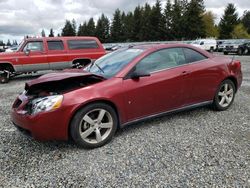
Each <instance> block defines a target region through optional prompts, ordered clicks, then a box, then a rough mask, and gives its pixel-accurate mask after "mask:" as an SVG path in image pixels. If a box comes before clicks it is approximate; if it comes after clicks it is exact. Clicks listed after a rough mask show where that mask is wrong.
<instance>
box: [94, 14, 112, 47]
mask: <svg viewBox="0 0 250 188" xmlns="http://www.w3.org/2000/svg"><path fill="white" fill-rule="evenodd" d="M95 35H96V36H97V37H98V38H99V40H100V41H101V42H103V43H105V42H108V38H109V19H108V18H107V17H106V16H105V15H104V14H102V15H101V17H100V18H99V19H98V20H97V24H96V29H95Z"/></svg>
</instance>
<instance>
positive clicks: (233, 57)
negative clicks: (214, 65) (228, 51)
mask: <svg viewBox="0 0 250 188" xmlns="http://www.w3.org/2000/svg"><path fill="white" fill-rule="evenodd" d="M234 58H235V55H233V58H232V61H231V62H230V63H233V61H234Z"/></svg>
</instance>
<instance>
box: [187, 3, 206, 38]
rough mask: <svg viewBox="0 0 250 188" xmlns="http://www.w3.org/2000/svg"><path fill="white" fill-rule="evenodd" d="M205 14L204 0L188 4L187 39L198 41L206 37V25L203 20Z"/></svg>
mask: <svg viewBox="0 0 250 188" xmlns="http://www.w3.org/2000/svg"><path fill="white" fill-rule="evenodd" d="M203 14H204V2H203V0H191V1H190V2H189V3H188V7H187V11H186V13H185V14H184V17H185V18H186V24H185V26H186V28H185V35H183V36H182V37H185V38H186V39H196V38H203V37H205V35H206V34H205V24H204V22H203V19H202V15H203Z"/></svg>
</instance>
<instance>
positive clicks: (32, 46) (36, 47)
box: [23, 41, 43, 51]
mask: <svg viewBox="0 0 250 188" xmlns="http://www.w3.org/2000/svg"><path fill="white" fill-rule="evenodd" d="M26 50H30V51H43V42H40V41H35V42H28V43H27V44H26V45H25V47H24V49H23V51H26Z"/></svg>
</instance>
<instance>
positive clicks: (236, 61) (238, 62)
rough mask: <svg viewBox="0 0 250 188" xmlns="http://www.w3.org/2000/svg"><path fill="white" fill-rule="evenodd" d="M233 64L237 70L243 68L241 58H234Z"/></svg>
mask: <svg viewBox="0 0 250 188" xmlns="http://www.w3.org/2000/svg"><path fill="white" fill-rule="evenodd" d="M232 66H233V67H234V68H235V69H237V70H241V63H240V61H239V60H234V61H233V62H232Z"/></svg>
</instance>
